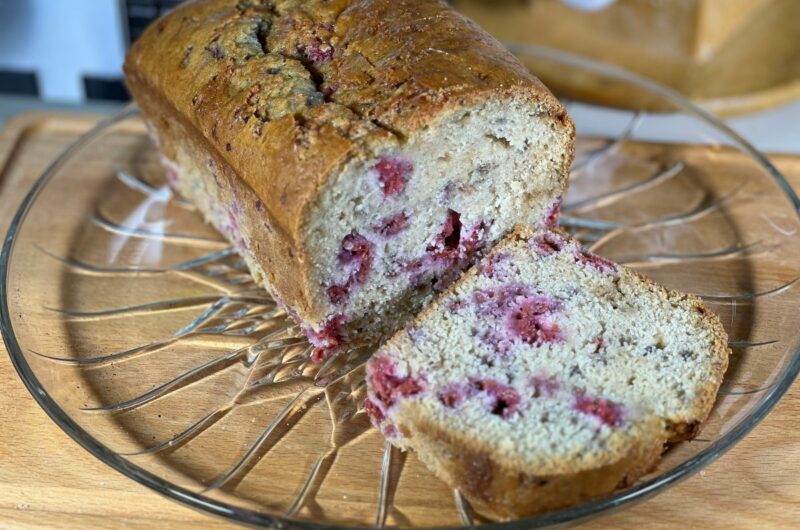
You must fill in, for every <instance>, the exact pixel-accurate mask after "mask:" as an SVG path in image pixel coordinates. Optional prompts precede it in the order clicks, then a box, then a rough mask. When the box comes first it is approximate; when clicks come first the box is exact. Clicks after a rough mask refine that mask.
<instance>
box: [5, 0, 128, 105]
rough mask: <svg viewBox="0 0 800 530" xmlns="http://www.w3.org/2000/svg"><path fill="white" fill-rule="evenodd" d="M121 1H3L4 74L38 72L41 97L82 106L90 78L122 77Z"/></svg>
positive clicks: (123, 52)
mask: <svg viewBox="0 0 800 530" xmlns="http://www.w3.org/2000/svg"><path fill="white" fill-rule="evenodd" d="M119 9H120V3H119V1H118V0H0V69H15V70H24V71H35V72H36V74H37V77H38V80H39V92H40V94H41V97H42V98H43V99H45V100H50V101H72V102H77V101H82V100H83V84H82V81H81V78H82V77H83V76H84V75H94V76H99V77H112V78H113V77H121V75H122V74H121V66H122V60H123V57H124V54H125V44H124V36H123V32H122V22H121V16H120V13H119Z"/></svg>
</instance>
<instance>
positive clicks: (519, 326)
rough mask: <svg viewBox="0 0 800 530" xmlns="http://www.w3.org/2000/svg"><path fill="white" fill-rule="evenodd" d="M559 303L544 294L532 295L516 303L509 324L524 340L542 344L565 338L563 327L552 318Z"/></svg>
mask: <svg viewBox="0 0 800 530" xmlns="http://www.w3.org/2000/svg"><path fill="white" fill-rule="evenodd" d="M557 307H558V303H556V302H555V301H554V300H551V299H549V298H546V297H543V296H530V297H527V298H525V299H523V300H521V301H519V302H517V303H516V307H515V308H514V309H513V310H512V311H511V313H510V314H509V316H508V319H507V325H508V327H509V329H510V330H511V331H512V333H514V335H515V336H517V337H519V338H520V339H521V340H522V341H523V342H525V343H527V344H531V345H534V346H541V345H542V344H545V343H548V342H559V341H561V340H563V336H562V334H561V329H560V327H559V326H558V324H556V323H555V322H553V320H552V313H553V312H554V311H555V310H556V309H557Z"/></svg>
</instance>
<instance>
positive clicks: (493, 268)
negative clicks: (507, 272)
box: [481, 252, 511, 278]
mask: <svg viewBox="0 0 800 530" xmlns="http://www.w3.org/2000/svg"><path fill="white" fill-rule="evenodd" d="M510 258H511V254H508V253H507V252H498V253H496V254H492V255H491V256H489V258H488V259H487V260H486V261H485V262H484V263H483V266H482V267H481V274H482V275H483V276H486V277H487V278H494V275H495V273H499V272H500V266H501V265H502V264H503V263H505V262H506V261H508V260H509V259H510Z"/></svg>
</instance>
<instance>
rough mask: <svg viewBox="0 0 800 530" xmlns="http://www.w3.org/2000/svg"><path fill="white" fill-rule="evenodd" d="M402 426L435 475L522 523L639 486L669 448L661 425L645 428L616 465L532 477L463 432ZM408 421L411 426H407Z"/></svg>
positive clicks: (568, 467) (569, 467)
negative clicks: (536, 515) (643, 477)
mask: <svg viewBox="0 0 800 530" xmlns="http://www.w3.org/2000/svg"><path fill="white" fill-rule="evenodd" d="M401 418H402V419H401V420H400V421H401V423H400V424H399V425H398V428H399V430H400V432H402V433H403V434H404V436H405V437H406V438H407V443H408V445H410V446H412V447H413V448H414V449H415V451H416V452H417V454H418V455H419V457H420V459H421V460H422V461H423V462H424V463H425V464H426V465H427V466H428V468H429V469H431V471H433V473H434V474H435V475H436V476H437V477H439V478H440V479H442V480H444V481H445V482H447V483H448V484H450V485H451V486H453V487H456V488H458V489H459V490H460V491H461V492H462V493H463V494H464V495H465V496H466V497H467V498H468V499H469V500H470V502H472V504H473V505H474V506H475V507H476V508H477V509H479V510H480V511H481V513H483V514H486V515H489V516H491V517H493V518H497V519H500V520H511V519H519V518H522V517H528V516H531V515H535V514H538V513H542V512H546V511H550V510H555V509H558V508H564V507H567V506H573V505H575V504H579V503H581V502H585V501H587V500H590V499H593V498H597V497H600V496H602V495H605V494H608V493H611V492H613V491H614V490H616V489H618V488H620V487H625V486H628V485H630V484H633V483H634V482H635V481H636V480H637V479H638V478H639V477H641V476H643V475H645V474H646V473H647V472H649V471H651V470H652V469H654V468H655V466H656V465H657V464H658V462H659V461H660V459H661V453H662V451H663V448H664V443H665V439H664V433H663V430H662V429H661V427H660V425H658V424H657V423H655V422H651V423H650V424H647V425H642V426H641V428H640V429H639V430H638V431H637V432H636V433H635V434H634V439H633V440H631V441H629V442H628V443H627V444H626V450H625V451H622V452H620V453H619V454H618V455H617V458H616V460H615V461H614V462H612V463H608V464H603V465H598V466H596V467H592V466H591V462H589V464H590V465H589V466H587V468H586V469H585V470H583V471H575V469H574V465H573V463H571V462H564V463H563V465H562V469H563V472H561V473H557V474H549V475H532V474H530V473H527V472H525V471H524V470H520V469H516V468H514V467H511V466H507V465H504V463H503V462H502V461H500V460H497V459H494V458H492V456H491V454H490V453H489V452H488V451H487V450H486V449H485V448H482V447H481V446H480V445H478V444H476V443H475V442H473V441H470V440H467V439H465V438H464V437H463V436H461V435H460V433H453V432H448V431H446V430H443V429H440V428H438V427H437V426H436V425H434V424H433V423H432V422H430V421H427V419H425V418H422V417H414V416H412V415H411V414H407V415H405V416H402V415H401ZM404 420H405V421H404Z"/></svg>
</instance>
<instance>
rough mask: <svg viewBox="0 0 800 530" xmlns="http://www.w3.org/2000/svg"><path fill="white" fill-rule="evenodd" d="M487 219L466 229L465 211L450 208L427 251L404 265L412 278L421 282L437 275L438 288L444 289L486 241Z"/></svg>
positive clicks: (435, 279) (415, 282)
mask: <svg viewBox="0 0 800 530" xmlns="http://www.w3.org/2000/svg"><path fill="white" fill-rule="evenodd" d="M486 225H487V224H486V223H485V222H483V221H481V222H479V223H477V224H476V225H475V226H474V227H473V228H472V229H470V230H465V229H464V227H463V224H462V221H461V214H460V213H458V212H456V211H454V210H447V214H446V215H445V219H444V222H443V223H442V227H441V229H440V230H439V232H438V233H437V234H436V235H435V236H433V238H432V239H431V242H430V243H429V244H428V245H427V247H426V248H425V254H424V255H423V256H421V257H419V258H416V259H414V260H411V261H410V262H409V263H407V264H406V266H405V267H404V269H405V270H406V271H407V272H408V273H409V274H410V276H411V282H412V283H414V284H420V283H421V282H422V281H423V278H430V277H433V279H434V285H433V287H434V289H435V290H437V291H442V290H444V289H446V288H447V286H448V285H449V284H450V283H451V282H452V281H453V280H454V279H455V278H456V277H457V272H458V271H463V270H465V269H466V268H467V267H468V266H469V265H470V264H471V261H472V258H473V256H475V255H476V254H477V253H478V251H480V250H481V249H482V248H483V247H484V245H485V239H486Z"/></svg>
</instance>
